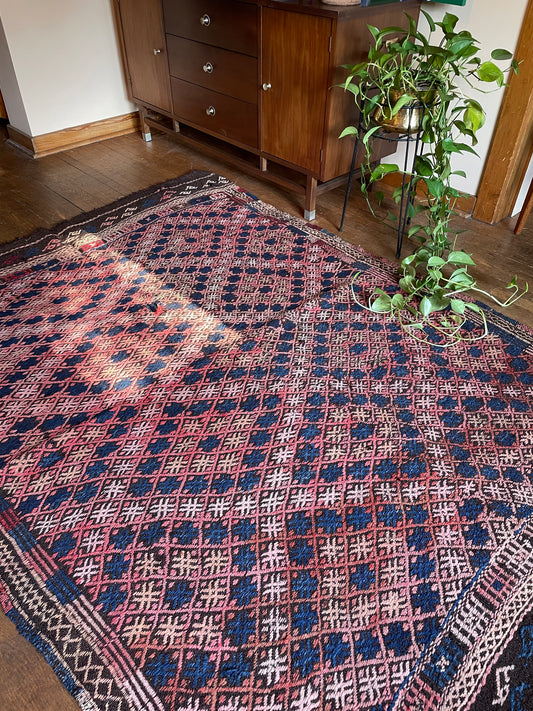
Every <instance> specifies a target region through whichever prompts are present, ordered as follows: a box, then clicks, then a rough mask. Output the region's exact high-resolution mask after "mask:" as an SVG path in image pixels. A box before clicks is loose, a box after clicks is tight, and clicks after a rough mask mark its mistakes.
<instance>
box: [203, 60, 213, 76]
mask: <svg viewBox="0 0 533 711" xmlns="http://www.w3.org/2000/svg"><path fill="white" fill-rule="evenodd" d="M203 69H204V72H205V73H206V74H212V73H213V65H212V64H211V62H206V63H205V64H204V67H203Z"/></svg>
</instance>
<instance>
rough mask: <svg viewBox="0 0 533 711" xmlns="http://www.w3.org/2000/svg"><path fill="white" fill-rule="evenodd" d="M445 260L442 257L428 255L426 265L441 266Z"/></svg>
mask: <svg viewBox="0 0 533 711" xmlns="http://www.w3.org/2000/svg"><path fill="white" fill-rule="evenodd" d="M444 264H446V262H445V261H444V259H443V258H442V257H436V256H435V257H430V258H429V259H428V267H442V266H443V265H444Z"/></svg>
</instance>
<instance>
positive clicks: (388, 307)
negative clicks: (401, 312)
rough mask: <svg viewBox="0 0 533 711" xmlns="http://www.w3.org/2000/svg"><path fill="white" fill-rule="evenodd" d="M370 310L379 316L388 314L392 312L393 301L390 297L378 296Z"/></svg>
mask: <svg viewBox="0 0 533 711" xmlns="http://www.w3.org/2000/svg"><path fill="white" fill-rule="evenodd" d="M370 310H371V311H374V313H377V314H387V313H390V311H392V299H391V297H390V296H388V295H381V296H378V298H377V299H374V301H372V303H371V304H370Z"/></svg>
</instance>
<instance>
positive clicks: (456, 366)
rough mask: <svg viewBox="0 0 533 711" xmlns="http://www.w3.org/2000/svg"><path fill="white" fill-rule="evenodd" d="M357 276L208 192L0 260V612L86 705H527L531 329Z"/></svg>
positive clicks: (448, 708)
mask: <svg viewBox="0 0 533 711" xmlns="http://www.w3.org/2000/svg"><path fill="white" fill-rule="evenodd" d="M357 272H361V274H362V276H361V277H360V278H359V281H360V282H361V283H362V284H363V286H365V285H379V286H381V287H383V288H387V287H390V286H391V285H392V283H393V281H394V273H393V270H392V268H391V267H390V266H389V265H387V264H385V263H383V262H381V261H380V260H378V259H376V258H374V257H371V256H370V255H368V254H366V253H363V252H361V251H359V250H357V249H356V248H355V247H353V246H350V245H348V244H347V243H345V242H343V241H341V240H340V239H338V238H336V237H334V236H332V235H328V234H326V233H324V232H321V231H318V230H316V229H315V228H313V227H312V226H310V225H307V224H305V223H304V222H302V221H300V220H297V219H295V218H292V217H290V216H288V215H284V214H281V213H279V212H278V211H276V210H275V209H274V208H272V207H270V206H268V205H265V204H263V203H261V202H260V201H258V200H257V199H255V198H254V197H253V196H251V195H249V194H247V193H246V192H244V191H242V190H241V189H239V188H238V187H237V186H235V185H233V184H232V183H229V182H228V181H227V180H225V179H224V178H221V177H219V176H216V175H212V174H205V173H195V174H191V175H189V176H185V177H184V178H183V179H181V180H177V181H172V182H169V183H166V184H163V185H160V186H156V187H154V188H151V189H150V190H148V191H146V192H144V193H140V194H137V195H133V196H131V197H130V198H127V199H124V200H122V201H120V203H116V204H114V205H112V206H109V207H107V208H103V209H102V210H99V211H97V212H95V213H93V214H91V215H83V216H81V217H80V218H78V219H77V220H74V221H71V222H70V223H68V224H64V225H61V226H59V227H58V228H56V229H55V230H51V231H49V232H47V231H42V232H40V233H39V234H37V235H34V236H33V237H32V238H29V239H27V240H26V241H25V242H24V244H22V245H16V246H14V247H13V248H10V250H9V251H4V252H3V253H2V254H0V303H1V307H0V354H1V357H0V397H1V398H2V410H1V417H0V495H1V497H0V604H1V605H2V607H3V609H4V610H5V612H6V614H7V615H8V616H9V617H10V619H12V620H13V621H14V622H15V623H16V625H17V627H18V629H19V630H20V631H21V632H22V633H23V634H24V635H25V636H26V637H28V639H30V641H32V643H33V644H34V645H35V646H36V647H37V648H38V649H40V650H41V651H42V653H43V654H44V655H45V657H46V658H47V660H48V661H49V663H50V664H51V665H52V667H53V668H54V669H55V671H56V673H57V674H58V676H59V677H60V678H61V680H62V681H63V683H64V684H65V686H66V687H67V689H68V690H69V691H70V692H71V693H72V694H73V696H74V697H75V698H76V699H77V700H78V702H79V703H80V706H81V707H82V708H83V709H95V710H101V709H106V710H107V709H108V710H109V711H126V710H135V711H141V710H143V711H144V710H149V709H154V710H155V709H158V710H169V711H170V710H172V711H314V710H316V711H334V710H336V709H338V710H340V711H386V710H389V709H391V710H394V711H400V710H401V711H415V710H417V709H419V710H420V711H426V710H427V711H431V710H433V711H458V710H459V709H464V710H465V711H466V710H467V709H472V710H475V711H478V709H479V710H480V709H486V708H489V707H490V708H497V709H509V710H511V709H512V711H522V710H525V709H532V708H533V681H532V679H533V603H532V600H533V471H532V469H533V466H532V465H533V435H532V432H533V418H532V415H531V402H532V396H533V337H532V335H531V332H530V331H528V330H527V329H525V328H522V327H520V325H519V324H516V323H514V322H510V321H507V320H506V319H504V318H502V317H501V316H497V315H496V314H494V313H493V312H488V315H487V317H488V320H489V326H490V333H489V335H488V337H487V338H486V339H484V340H482V341H480V342H478V343H476V344H475V345H465V344H458V345H456V346H454V347H453V348H450V349H446V350H441V349H438V348H436V347H432V346H428V345H424V344H421V343H418V342H417V341H415V340H413V339H410V338H409V337H407V336H405V335H404V334H403V333H402V331H401V330H399V329H398V327H397V325H396V324H395V323H394V322H391V321H387V320H384V319H383V317H381V316H378V315H375V314H371V313H369V312H367V311H364V310H362V309H361V308H360V307H359V306H357V304H356V303H354V301H353V299H352V298H351V294H350V283H351V279H352V277H353V275H354V274H355V273H357ZM472 327H473V328H475V327H476V324H475V323H472Z"/></svg>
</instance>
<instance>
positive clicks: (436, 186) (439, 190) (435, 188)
mask: <svg viewBox="0 0 533 711" xmlns="http://www.w3.org/2000/svg"><path fill="white" fill-rule="evenodd" d="M426 185H427V186H428V190H429V192H430V193H431V195H433V196H434V197H436V198H437V199H440V198H441V197H442V195H443V193H444V184H443V183H442V181H441V180H435V179H430V178H426Z"/></svg>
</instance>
